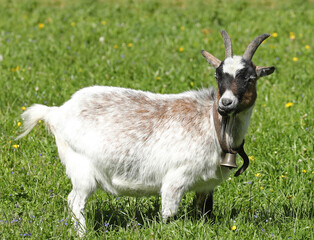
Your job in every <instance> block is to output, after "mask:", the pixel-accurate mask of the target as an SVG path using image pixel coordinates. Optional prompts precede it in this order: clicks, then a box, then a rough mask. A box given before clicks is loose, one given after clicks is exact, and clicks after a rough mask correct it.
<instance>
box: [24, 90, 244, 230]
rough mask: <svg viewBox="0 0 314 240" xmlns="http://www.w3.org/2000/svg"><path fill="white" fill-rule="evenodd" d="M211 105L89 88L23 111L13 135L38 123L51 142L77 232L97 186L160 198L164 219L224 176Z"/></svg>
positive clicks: (186, 96)
mask: <svg viewBox="0 0 314 240" xmlns="http://www.w3.org/2000/svg"><path fill="white" fill-rule="evenodd" d="M213 101H214V99H213V90H212V89H203V90H200V91H191V92H185V93H181V94H169V95H160V94H153V93H149V92H142V91H136V90H131V89H123V88H114V87H101V86H94V87H89V88H85V89H82V90H80V91H78V92H76V93H75V94H74V95H73V96H72V98H71V99H70V100H69V101H67V102H65V103H64V104H63V105H62V106H60V107H47V106H43V105H34V106H32V107H30V108H28V109H27V110H26V111H25V112H24V113H23V115H22V118H23V119H24V120H25V133H23V134H22V135H21V136H20V137H22V136H25V135H26V134H27V133H29V132H30V130H31V129H32V128H33V127H34V126H35V125H36V123H37V121H38V120H39V119H43V120H44V121H45V123H46V125H47V126H48V127H49V129H50V130H51V132H52V133H53V135H54V136H55V140H56V144H57V147H58V151H59V155H60V158H61V161H62V163H63V164H64V165H65V167H66V173H67V175H68V177H69V178H70V179H71V181H72V185H73V190H72V191H71V193H70V195H69V197H68V203H69V207H70V208H71V210H72V212H73V213H74V215H75V217H76V218H77V219H78V221H79V223H80V225H81V227H82V229H81V233H82V231H83V230H84V228H85V220H84V217H83V215H82V212H83V210H84V205H85V203H86V201H87V199H88V197H89V196H90V195H91V194H92V193H93V192H94V191H95V190H96V189H97V188H102V189H104V190H105V191H106V192H109V193H112V194H115V195H129V196H142V195H151V194H160V195H161V197H162V217H163V219H166V218H168V217H170V216H173V215H174V214H176V212H177V210H178V207H179V203H180V200H181V197H182V195H183V193H184V192H187V191H197V192H204V193H208V192H210V191H212V190H213V189H214V188H215V187H216V186H217V185H218V184H220V183H221V182H222V181H223V180H224V179H226V178H227V177H228V175H229V169H228V168H224V167H220V165H219V163H220V162H221V161H222V151H221V148H220V145H219V143H218V140H217V136H216V132H215V129H214V123H213V115H212V107H213ZM238 124H241V118H240V121H239V123H237V124H236V125H238ZM233 127H238V126H233ZM244 128H245V131H244V132H246V130H247V126H245V127H244ZM229 132H230V133H231V132H232V130H231V131H229ZM242 132H243V131H242V130H241V133H242ZM235 134H237V133H236V132H235ZM242 135H243V134H241V137H242ZM229 137H230V138H232V137H234V136H229ZM243 137H244V136H243ZM230 141H232V140H230ZM241 141H242V139H241Z"/></svg>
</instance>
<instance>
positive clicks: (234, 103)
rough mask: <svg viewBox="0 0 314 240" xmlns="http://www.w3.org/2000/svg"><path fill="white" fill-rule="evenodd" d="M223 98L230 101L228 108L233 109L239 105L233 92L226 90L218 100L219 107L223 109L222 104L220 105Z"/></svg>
mask: <svg viewBox="0 0 314 240" xmlns="http://www.w3.org/2000/svg"><path fill="white" fill-rule="evenodd" d="M224 98H227V99H230V100H231V101H232V103H231V104H230V105H229V106H228V107H230V108H235V107H236V106H237V105H238V103H239V100H238V98H237V97H236V96H234V94H233V92H232V91H231V90H229V89H228V90H226V91H225V92H224V94H222V96H221V98H220V99H219V103H218V104H219V106H222V107H224V106H223V104H222V100H223V99H224Z"/></svg>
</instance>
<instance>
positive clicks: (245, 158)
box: [213, 101, 250, 177]
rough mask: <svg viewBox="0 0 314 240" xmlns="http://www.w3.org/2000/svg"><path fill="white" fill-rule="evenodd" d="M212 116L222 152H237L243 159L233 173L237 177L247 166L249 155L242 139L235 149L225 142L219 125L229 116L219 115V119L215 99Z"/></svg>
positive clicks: (226, 121) (225, 121)
mask: <svg viewBox="0 0 314 240" xmlns="http://www.w3.org/2000/svg"><path fill="white" fill-rule="evenodd" d="M213 117H214V125H215V130H216V135H217V137H218V141H219V144H220V147H221V149H222V151H223V152H224V153H230V154H237V153H238V154H239V155H240V156H241V157H242V159H243V165H242V166H241V167H240V169H239V170H238V171H237V172H236V173H235V175H234V176H236V177H237V176H239V175H240V174H241V173H243V172H244V171H245V170H246V169H247V167H248V166H249V163H250V161H249V157H248V156H247V154H246V153H245V151H244V147H243V146H244V140H243V142H242V144H241V145H240V146H239V147H238V148H235V149H233V148H231V147H230V146H229V145H228V144H227V142H226V134H225V133H222V132H221V125H222V124H225V125H227V124H228V121H229V117H225V116H221V117H220V118H221V120H220V119H219V116H218V107H217V103H216V101H215V102H214V105H213ZM224 127H226V126H224Z"/></svg>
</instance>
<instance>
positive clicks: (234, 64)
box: [222, 56, 244, 77]
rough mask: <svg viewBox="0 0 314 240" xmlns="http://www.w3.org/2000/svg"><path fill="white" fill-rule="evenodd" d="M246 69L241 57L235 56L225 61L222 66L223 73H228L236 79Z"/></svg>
mask: <svg viewBox="0 0 314 240" xmlns="http://www.w3.org/2000/svg"><path fill="white" fill-rule="evenodd" d="M242 68H244V64H243V63H242V57H241V56H233V57H228V58H226V59H225V60H224V64H223V66H222V71H223V72H224V73H228V74H230V75H231V76H233V77H235V76H236V75H237V72H238V71H239V70H241V69H242Z"/></svg>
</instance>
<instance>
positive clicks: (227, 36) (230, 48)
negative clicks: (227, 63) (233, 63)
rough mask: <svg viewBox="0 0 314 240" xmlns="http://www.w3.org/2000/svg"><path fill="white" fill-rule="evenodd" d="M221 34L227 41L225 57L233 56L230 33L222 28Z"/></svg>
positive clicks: (225, 41)
mask: <svg viewBox="0 0 314 240" xmlns="http://www.w3.org/2000/svg"><path fill="white" fill-rule="evenodd" d="M220 33H221V36H222V38H223V39H224V43H225V55H226V56H225V58H228V57H232V43H231V39H230V37H229V35H228V33H227V32H226V31H225V30H222V31H221V32H220Z"/></svg>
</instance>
